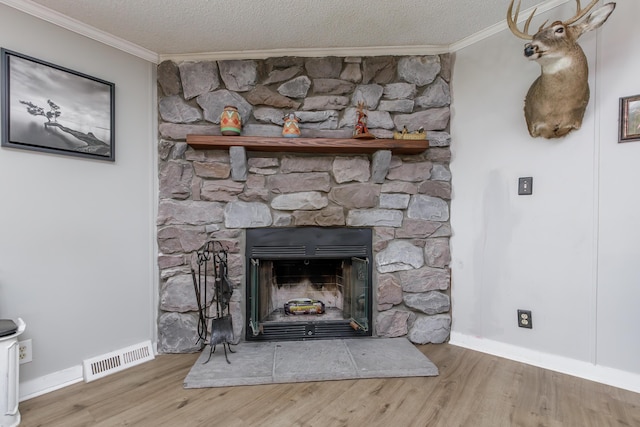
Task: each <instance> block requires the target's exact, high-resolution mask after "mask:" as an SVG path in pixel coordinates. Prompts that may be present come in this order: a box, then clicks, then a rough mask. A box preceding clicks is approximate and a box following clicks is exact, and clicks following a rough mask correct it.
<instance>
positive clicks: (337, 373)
mask: <svg viewBox="0 0 640 427" xmlns="http://www.w3.org/2000/svg"><path fill="white" fill-rule="evenodd" d="M231 349H232V350H233V351H235V353H229V361H230V362H231V363H230V364H228V363H227V362H226V361H225V359H224V351H223V348H222V346H221V345H219V346H218V347H217V348H216V351H215V353H213V355H212V356H211V360H210V361H209V362H208V363H204V362H205V361H206V360H207V358H208V357H209V347H208V346H207V347H205V348H204V350H203V351H202V354H201V355H200V357H199V358H198V360H197V361H196V363H195V364H194V365H193V367H192V368H191V370H190V371H189V374H188V375H187V377H186V378H185V380H184V387H185V388H206V387H227V386H239V385H256V384H277V383H295V382H307V381H330V380H344V379H359V378H391V377H428V376H437V375H438V368H437V367H436V366H435V365H434V364H433V363H432V362H431V361H430V360H429V359H428V358H427V357H426V356H425V355H424V354H422V353H421V352H420V350H418V349H417V348H416V347H415V346H414V345H413V344H412V343H411V342H410V341H409V340H407V339H406V338H355V339H334V340H313V341H277V342H275V341H274V342H271V341H270V342H241V343H240V344H238V345H232V346H231Z"/></svg>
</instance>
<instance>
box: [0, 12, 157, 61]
mask: <svg viewBox="0 0 640 427" xmlns="http://www.w3.org/2000/svg"><path fill="white" fill-rule="evenodd" d="M0 3H3V4H6V5H7V6H9V7H12V8H14V9H17V10H19V11H21V12H24V13H26V14H29V15H31V16H35V17H36V18H40V19H42V20H44V21H47V22H50V23H52V24H55V25H57V26H59V27H62V28H65V29H67V30H69V31H72V32H74V33H77V34H80V35H82V36H85V37H88V38H90V39H92V40H95V41H98V42H100V43H103V44H106V45H108V46H111V47H113V48H115V49H118V50H121V51H123V52H126V53H129V54H131V55H134V56H137V57H138V58H142V59H144V60H145V61H149V62H153V63H158V54H157V53H155V52H152V51H150V50H148V49H145V48H143V47H141V46H138V45H137V44H134V43H131V42H128V41H126V40H124V39H121V38H119V37H116V36H114V35H112V34H109V33H107V32H105V31H102V30H99V29H97V28H94V27H92V26H90V25H87V24H85V23H83V22H80V21H78V20H76V19H73V18H70V17H68V16H66V15H63V14H61V13H59V12H56V11H55V10H52V9H49V8H47V7H44V6H42V5H39V4H37V3H35V2H33V1H31V0H0Z"/></svg>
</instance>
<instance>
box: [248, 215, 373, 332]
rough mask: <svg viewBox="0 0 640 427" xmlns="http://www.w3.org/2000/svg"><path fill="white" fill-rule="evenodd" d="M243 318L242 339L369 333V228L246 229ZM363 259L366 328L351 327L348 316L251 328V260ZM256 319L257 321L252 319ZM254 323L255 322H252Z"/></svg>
mask: <svg viewBox="0 0 640 427" xmlns="http://www.w3.org/2000/svg"><path fill="white" fill-rule="evenodd" d="M245 232H246V235H245V237H246V248H245V255H246V264H247V265H246V276H245V277H246V278H247V281H246V282H247V283H246V293H245V296H246V298H245V304H246V314H247V315H246V317H245V318H246V321H245V339H246V340H247V341H264V340H307V339H330V338H356V337H366V336H371V335H372V328H371V325H372V311H373V302H372V300H373V298H372V296H373V285H372V283H373V274H372V262H371V261H372V259H373V258H372V256H373V250H372V230H371V229H370V228H353V227H282V228H250V229H246V230H245ZM320 258H324V259H353V258H358V259H364V260H366V264H365V265H366V267H365V268H366V271H367V277H368V280H369V285H368V291H369V298H367V299H366V307H365V313H366V314H365V316H366V319H365V322H366V324H367V325H368V327H367V328H366V330H363V329H361V328H357V327H354V326H355V322H353V320H352V319H344V320H317V321H308V320H305V321H300V322H267V323H264V324H261V325H260V327H259V331H255V332H257V333H254V329H253V328H252V319H251V312H252V298H256V296H254V295H252V290H251V281H252V274H253V273H252V267H251V264H252V260H270V261H275V260H300V259H320ZM256 322H257V321H256ZM254 324H255V323H254Z"/></svg>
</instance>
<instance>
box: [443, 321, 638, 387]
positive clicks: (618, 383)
mask: <svg viewBox="0 0 640 427" xmlns="http://www.w3.org/2000/svg"><path fill="white" fill-rule="evenodd" d="M449 344H452V345H455V346H458V347H464V348H468V349H470V350H476V351H480V352H482V353H487V354H492V355H494V356H498V357H504V358H505V359H510V360H514V361H516V362H521V363H526V364H527V365H533V366H537V367H539V368H544V369H549V370H551V371H556V372H561V373H563V374H567V375H572V376H574V377H579V378H583V379H586V380H590V381H596V382H599V383H602V384H607V385H610V386H613V387H618V388H622V389H625V390H630V391H633V392H635V393H640V375H639V374H636V373H632V372H627V371H622V370H620V369H614V368H608V367H605V366H601V365H594V364H592V363H589V362H585V361H582V360H576V359H570V358H568V357H563V356H557V355H554V354H549V353H543V352H540V351H536V350H531V349H530V348H524V347H518V346H515V345H512V344H505V343H502V342H499V341H493V340H488V339H483V338H478V337H473V336H470V335H465V334H461V333H458V332H451V338H450V340H449Z"/></svg>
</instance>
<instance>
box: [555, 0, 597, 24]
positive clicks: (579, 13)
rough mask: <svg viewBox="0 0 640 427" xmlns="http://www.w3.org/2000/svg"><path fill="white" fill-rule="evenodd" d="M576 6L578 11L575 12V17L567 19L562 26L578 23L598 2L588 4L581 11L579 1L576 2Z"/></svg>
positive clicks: (595, 0) (594, 0)
mask: <svg viewBox="0 0 640 427" xmlns="http://www.w3.org/2000/svg"><path fill="white" fill-rule="evenodd" d="M576 3H577V6H578V10H577V11H576V15H575V16H574V17H573V18H569V19H568V20H566V21H564V22H563V24H564V25H571V24H573V23H574V22H577V21H579V20H580V19H581V18H582V17H583V16H584V15H586V14H587V13H589V11H590V10H591V9H593V6H595V5H596V3H598V0H593V1H592V2H591V3H589V5H588V6H587V7H585V8H584V9H582V8H581V7H580V0H576Z"/></svg>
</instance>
